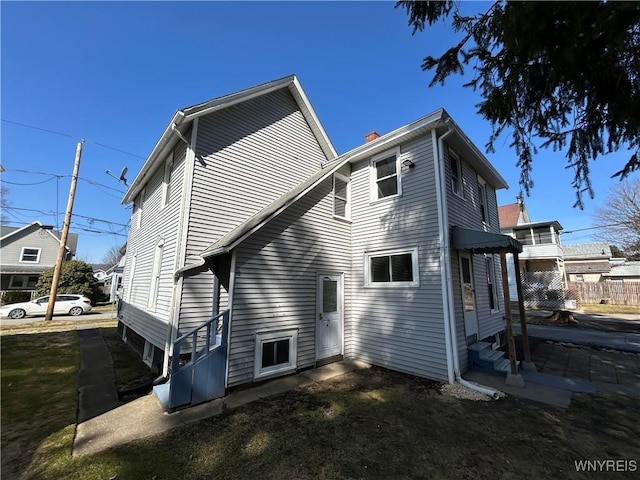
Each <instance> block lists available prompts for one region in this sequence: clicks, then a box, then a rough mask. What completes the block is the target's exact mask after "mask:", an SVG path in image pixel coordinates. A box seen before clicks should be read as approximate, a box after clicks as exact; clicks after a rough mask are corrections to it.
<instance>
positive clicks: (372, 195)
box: [369, 147, 402, 203]
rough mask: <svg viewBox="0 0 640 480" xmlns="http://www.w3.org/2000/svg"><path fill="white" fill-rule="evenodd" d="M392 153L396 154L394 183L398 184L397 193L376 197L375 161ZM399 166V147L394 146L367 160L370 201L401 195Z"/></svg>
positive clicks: (400, 165)
mask: <svg viewBox="0 0 640 480" xmlns="http://www.w3.org/2000/svg"><path fill="white" fill-rule="evenodd" d="M393 155H395V156H396V183H397V185H398V193H396V194H395V195H389V196H387V197H382V198H378V179H377V178H376V163H378V162H379V161H380V160H384V159H386V158H389V157H391V156H393ZM401 167H402V164H401V163H400V147H395V148H393V149H391V150H386V151H384V152H382V153H379V154H377V155H374V156H373V157H371V160H370V161H369V201H370V202H371V203H375V202H383V201H385V200H388V199H390V198H397V197H401V196H402V175H401V171H402V169H401ZM385 178H387V177H385Z"/></svg>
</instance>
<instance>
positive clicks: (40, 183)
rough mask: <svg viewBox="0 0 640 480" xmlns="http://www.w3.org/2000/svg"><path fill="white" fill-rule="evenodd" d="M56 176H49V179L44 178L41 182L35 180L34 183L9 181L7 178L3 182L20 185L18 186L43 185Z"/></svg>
mask: <svg viewBox="0 0 640 480" xmlns="http://www.w3.org/2000/svg"><path fill="white" fill-rule="evenodd" d="M54 178H55V177H51V178H48V179H46V180H43V181H41V182H34V183H16V182H8V181H7V180H3V181H2V183H7V184H9V185H18V186H21V187H26V186H30V185H42V184H43V183H47V182H50V181H51V180H53V179H54Z"/></svg>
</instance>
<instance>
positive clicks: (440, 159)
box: [431, 118, 504, 399]
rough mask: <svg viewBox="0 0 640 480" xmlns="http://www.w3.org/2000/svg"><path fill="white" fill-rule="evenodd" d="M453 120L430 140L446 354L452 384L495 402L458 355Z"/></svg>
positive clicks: (496, 395) (498, 394)
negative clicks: (450, 189)
mask: <svg viewBox="0 0 640 480" xmlns="http://www.w3.org/2000/svg"><path fill="white" fill-rule="evenodd" d="M449 122H450V119H449V118H447V119H446V120H445V125H447V127H448V129H447V131H446V132H444V133H443V134H442V135H440V137H438V138H437V141H436V131H435V129H433V130H431V138H432V142H433V149H434V154H435V155H434V156H435V158H434V164H435V172H436V195H437V198H438V201H437V204H438V216H439V217H440V221H439V222H438V226H439V229H440V232H439V233H440V239H441V241H442V244H441V245H440V262H441V263H440V265H441V266H442V267H441V269H440V273H441V279H442V290H443V300H444V301H443V302H442V303H443V307H444V308H443V309H444V315H445V322H444V327H445V328H444V331H445V347H446V352H447V365H448V374H449V383H454V381H455V382H457V383H459V384H460V385H463V386H465V387H467V388H469V389H471V390H475V391H477V392H480V393H484V394H485V395H488V396H490V397H491V398H493V399H498V398H500V397H502V396H504V394H503V393H502V392H498V391H497V390H494V389H491V388H488V387H484V386H482V385H478V384H475V383H473V382H469V381H467V380H465V379H464V378H462V375H461V374H460V357H459V352H458V342H457V339H456V318H455V313H454V311H453V309H452V306H453V284H452V273H451V251H450V246H449V217H448V210H447V189H446V182H445V175H444V171H445V170H444V140H445V138H447V137H448V136H449V135H451V134H452V133H453V127H451V126H450V125H449Z"/></svg>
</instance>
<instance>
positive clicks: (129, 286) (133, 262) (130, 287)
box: [127, 252, 138, 303]
mask: <svg viewBox="0 0 640 480" xmlns="http://www.w3.org/2000/svg"><path fill="white" fill-rule="evenodd" d="M136 263H138V252H133V257H132V258H131V271H130V272H127V273H128V274H129V275H128V278H127V281H128V283H127V302H129V303H133V302H132V299H131V294H132V293H133V277H134V275H135V273H136Z"/></svg>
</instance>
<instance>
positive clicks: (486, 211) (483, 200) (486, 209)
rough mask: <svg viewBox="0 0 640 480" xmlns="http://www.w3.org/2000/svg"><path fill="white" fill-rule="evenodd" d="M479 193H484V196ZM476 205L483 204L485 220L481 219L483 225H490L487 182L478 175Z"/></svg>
mask: <svg viewBox="0 0 640 480" xmlns="http://www.w3.org/2000/svg"><path fill="white" fill-rule="evenodd" d="M480 187H482V188H480ZM481 195H484V198H481ZM478 206H483V209H482V210H483V212H484V217H485V220H482V223H483V224H484V225H491V222H490V221H489V219H490V217H489V191H488V190H487V182H485V180H484V179H483V178H482V177H480V176H478ZM481 219H482V217H481Z"/></svg>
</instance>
